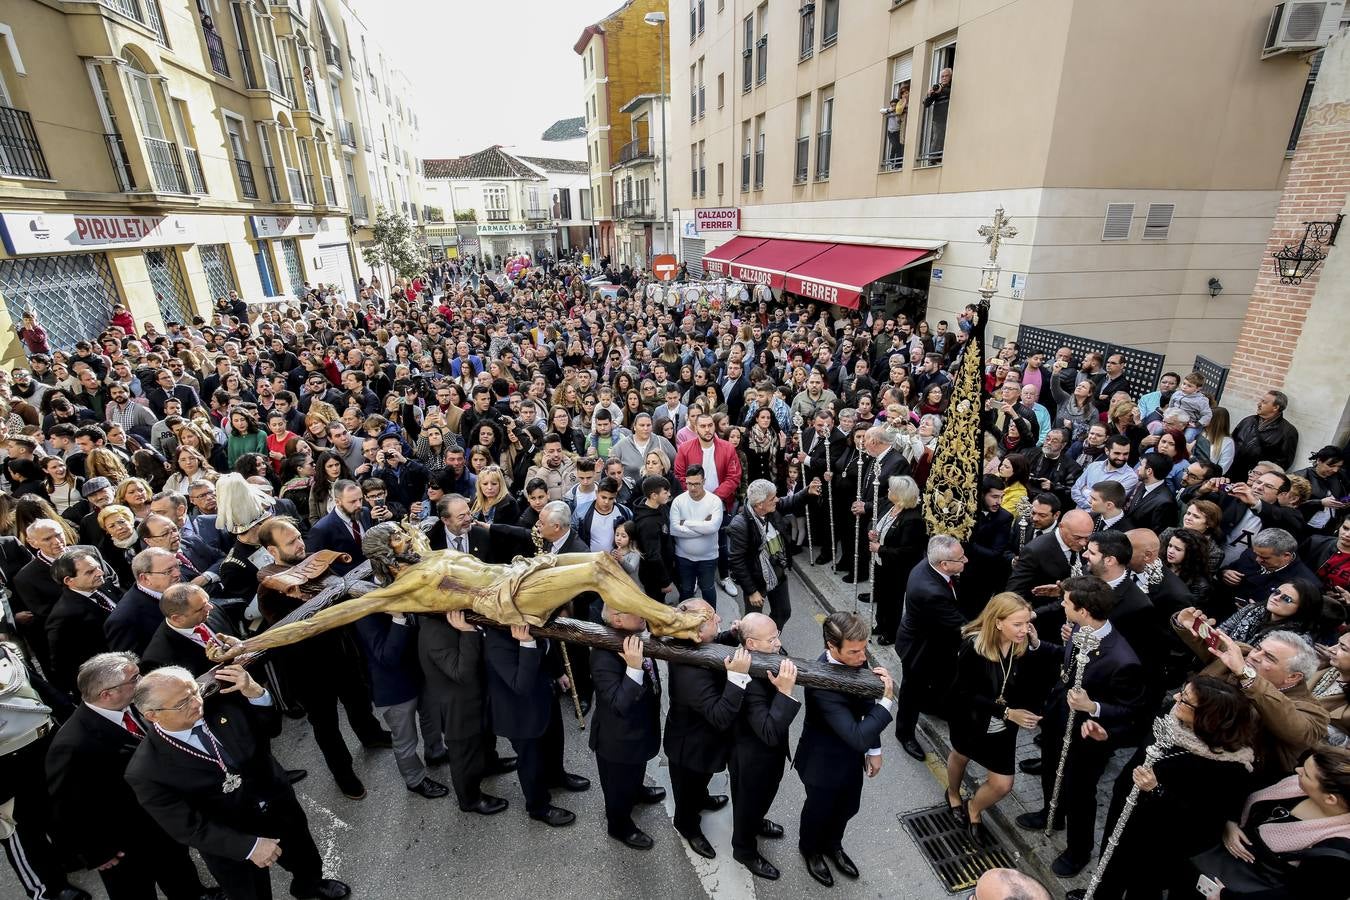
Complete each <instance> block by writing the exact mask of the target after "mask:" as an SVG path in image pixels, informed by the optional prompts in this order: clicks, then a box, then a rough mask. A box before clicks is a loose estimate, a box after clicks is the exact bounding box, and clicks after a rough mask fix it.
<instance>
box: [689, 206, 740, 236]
mask: <svg viewBox="0 0 1350 900" xmlns="http://www.w3.org/2000/svg"><path fill="white" fill-rule="evenodd" d="M694 227H695V229H697V230H698V231H738V230H740V227H741V211H740V209H739V208H737V207H735V206H719V207H715V208H712V209H696V210H694Z"/></svg>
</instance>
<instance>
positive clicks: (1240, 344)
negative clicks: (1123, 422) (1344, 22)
mask: <svg viewBox="0 0 1350 900" xmlns="http://www.w3.org/2000/svg"><path fill="white" fill-rule="evenodd" d="M1347 191H1350V38H1347V35H1346V34H1345V33H1342V34H1340V35H1338V36H1337V37H1336V38H1334V39H1333V40H1332V42H1331V44H1330V45H1329V46H1328V47H1327V48H1326V50H1325V52H1324V55H1323V59H1322V67H1321V70H1320V72H1319V74H1318V79H1317V84H1316V85H1315V87H1314V88H1313V93H1312V98H1311V102H1310V104H1309V107H1308V112H1307V116H1306V118H1305V119H1304V123H1303V131H1302V134H1301V135H1300V137H1299V142H1298V148H1297V150H1296V152H1295V154H1294V158H1293V160H1292V161H1291V163H1290V167H1289V177H1288V180H1287V182H1286V183H1285V186H1284V196H1283V197H1282V198H1281V200H1280V205H1279V208H1278V210H1277V211H1276V213H1275V221H1274V224H1273V226H1272V228H1271V232H1270V238H1269V240H1267V242H1266V247H1265V250H1264V251H1263V254H1262V257H1261V267H1260V272H1259V274H1258V275H1257V278H1256V286H1255V288H1254V289H1253V290H1252V295H1251V302H1250V304H1249V305H1248V307H1247V315H1246V318H1245V319H1244V320H1243V323H1242V329H1241V331H1240V332H1239V334H1238V340H1237V347H1236V349H1235V350H1234V352H1233V365H1232V371H1231V373H1230V375H1229V378H1228V384H1227V387H1226V389H1225V392H1224V397H1223V405H1224V406H1225V407H1227V408H1228V410H1229V412H1230V413H1231V414H1232V419H1233V423H1234V424H1237V422H1238V420H1240V419H1242V418H1244V417H1245V416H1247V415H1249V414H1250V413H1251V412H1253V406H1254V404H1255V401H1256V399H1257V398H1259V397H1260V396H1262V395H1263V394H1264V393H1265V392H1266V391H1268V390H1271V389H1276V390H1282V391H1284V392H1285V393H1287V394H1289V395H1290V409H1289V411H1288V412H1287V413H1286V415H1287V416H1289V418H1290V420H1291V421H1293V422H1294V424H1295V425H1297V426H1298V427H1299V430H1300V433H1301V436H1302V438H1303V445H1304V447H1305V448H1306V447H1308V446H1310V445H1311V446H1312V447H1313V449H1316V448H1317V447H1320V446H1321V445H1322V444H1324V443H1326V442H1327V441H1328V440H1331V439H1333V438H1334V437H1335V436H1336V435H1335V432H1336V431H1337V430H1338V429H1339V427H1340V425H1339V421H1340V419H1341V418H1342V416H1343V413H1342V410H1343V409H1344V408H1345V405H1346V404H1345V400H1346V387H1347V379H1346V374H1345V373H1346V371H1347V367H1346V366H1345V364H1344V361H1345V360H1346V359H1347V358H1350V356H1348V354H1347V349H1350V347H1347V343H1348V342H1347V337H1348V336H1350V315H1348V314H1347V313H1346V311H1345V309H1344V307H1345V302H1344V297H1345V291H1346V282H1347V277H1350V272H1347V269H1348V268H1350V264H1347V262H1346V259H1345V257H1346V255H1347V253H1348V252H1350V251H1347V247H1348V246H1350V227H1346V228H1343V229H1342V230H1341V234H1340V236H1339V237H1338V238H1337V245H1338V246H1336V247H1330V248H1324V249H1325V250H1326V251H1327V254H1328V257H1327V259H1326V260H1324V261H1323V262H1322V264H1321V265H1320V266H1319V267H1318V269H1317V271H1316V272H1314V273H1313V275H1312V276H1311V277H1310V278H1305V279H1303V283H1302V284H1297V285H1291V284H1281V283H1280V278H1279V275H1278V274H1277V273H1276V271H1275V263H1274V259H1273V254H1274V253H1275V252H1276V251H1278V250H1280V249H1281V248H1283V247H1284V246H1285V245H1290V246H1297V244H1298V242H1299V240H1300V238H1302V236H1303V232H1304V228H1305V226H1304V223H1305V222H1317V221H1332V220H1334V219H1335V218H1336V215H1337V214H1338V213H1341V212H1343V211H1344V209H1345V205H1346V195H1347ZM1337 307H1339V308H1337ZM1328 339H1330V343H1329V345H1328V346H1327V347H1324V348H1318V347H1316V345H1318V344H1322V343H1326V342H1327V341H1328ZM1323 354H1325V355H1326V356H1323ZM1327 357H1329V358H1327ZM1324 363H1331V365H1326V364H1324ZM1328 403H1330V404H1332V407H1331V408H1328V407H1327V404H1328ZM1333 420H1334V421H1333ZM1318 435H1320V437H1319V436H1318ZM1295 466H1296V467H1299V466H1301V463H1299V462H1296V463H1295Z"/></svg>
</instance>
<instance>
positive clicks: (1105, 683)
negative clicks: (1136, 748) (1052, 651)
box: [1042, 624, 1147, 746]
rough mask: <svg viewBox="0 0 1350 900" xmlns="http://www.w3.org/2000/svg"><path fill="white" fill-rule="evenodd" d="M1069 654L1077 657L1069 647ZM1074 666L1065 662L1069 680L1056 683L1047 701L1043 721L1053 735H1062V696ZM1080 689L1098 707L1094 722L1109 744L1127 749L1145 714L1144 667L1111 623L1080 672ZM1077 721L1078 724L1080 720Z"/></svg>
mask: <svg viewBox="0 0 1350 900" xmlns="http://www.w3.org/2000/svg"><path fill="white" fill-rule="evenodd" d="M1068 652H1070V653H1071V654H1072V657H1073V658H1074V659H1076V658H1077V653H1076V652H1075V651H1073V650H1072V648H1069V650H1068ZM1064 653H1065V650H1063V649H1062V650H1061V659H1065V660H1067V659H1068V658H1067V657H1065V656H1064ZM1074 665H1076V663H1072V662H1069V661H1066V662H1065V667H1066V671H1068V672H1070V673H1071V674H1070V676H1069V679H1068V681H1065V680H1064V679H1062V678H1061V679H1058V680H1056V681H1055V684H1054V687H1052V688H1051V690H1050V697H1049V699H1048V700H1047V701H1046V705H1045V718H1044V719H1043V720H1042V721H1043V723H1044V725H1045V726H1048V727H1049V729H1050V730H1051V731H1053V732H1054V733H1055V734H1056V735H1060V734H1063V733H1064V724H1065V722H1066V721H1067V713H1068V708H1069V707H1068V701H1067V700H1066V699H1065V696H1066V694H1067V693H1068V690H1069V688H1071V687H1072V686H1073V676H1072V672H1073V671H1074V670H1073V668H1072V666H1074ZM1083 690H1084V691H1086V692H1087V695H1088V696H1089V697H1091V698H1092V699H1093V700H1094V701H1095V702H1097V703H1100V704H1101V715H1100V716H1097V717H1096V720H1097V721H1098V722H1099V723H1101V726H1102V727H1103V728H1105V729H1106V732H1107V735H1108V743H1109V744H1111V745H1113V746H1128V745H1129V742H1130V741H1132V740H1135V739H1136V738H1137V737H1138V736H1139V729H1140V726H1141V724H1142V720H1143V718H1144V716H1145V714H1146V711H1147V706H1146V703H1145V681H1144V667H1143V666H1142V665H1141V664H1140V662H1139V657H1138V656H1137V655H1135V652H1134V650H1133V649H1131V648H1130V645H1129V642H1128V641H1127V640H1126V639H1125V637H1124V636H1123V635H1121V633H1120V630H1119V629H1117V628H1115V626H1114V624H1113V625H1112V631H1111V633H1110V634H1108V635H1107V636H1106V637H1105V638H1104V639H1103V640H1102V642H1101V644H1099V645H1098V646H1097V648H1096V649H1095V650H1093V651H1092V653H1091V654H1090V656H1089V659H1088V664H1087V668H1086V669H1084V670H1083ZM1079 719H1080V721H1081V719H1082V717H1081V716H1080V717H1079ZM1055 740H1059V738H1058V737H1056V738H1055Z"/></svg>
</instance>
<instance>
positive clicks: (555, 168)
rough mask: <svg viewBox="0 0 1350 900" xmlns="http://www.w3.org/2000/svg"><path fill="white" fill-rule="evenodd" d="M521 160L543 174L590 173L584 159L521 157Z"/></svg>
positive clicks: (589, 166) (589, 165) (588, 164)
mask: <svg viewBox="0 0 1350 900" xmlns="http://www.w3.org/2000/svg"><path fill="white" fill-rule="evenodd" d="M521 160H522V161H524V162H527V163H529V164H530V165H532V166H538V167H539V168H541V169H543V170H544V171H545V172H566V173H568V174H571V175H585V174H586V173H588V172H590V171H591V164H590V163H588V162H586V160H584V159H581V160H577V159H553V158H552V157H548V156H522V157H521Z"/></svg>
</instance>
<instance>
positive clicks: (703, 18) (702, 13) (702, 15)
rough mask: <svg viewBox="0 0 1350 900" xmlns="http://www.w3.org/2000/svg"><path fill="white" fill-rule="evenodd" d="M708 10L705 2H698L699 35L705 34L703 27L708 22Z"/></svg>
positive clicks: (701, 0) (700, 0)
mask: <svg viewBox="0 0 1350 900" xmlns="http://www.w3.org/2000/svg"><path fill="white" fill-rule="evenodd" d="M707 18H708V17H707V9H706V7H705V5H704V0H698V33H699V34H702V33H703V26H704V24H706V22H707Z"/></svg>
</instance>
